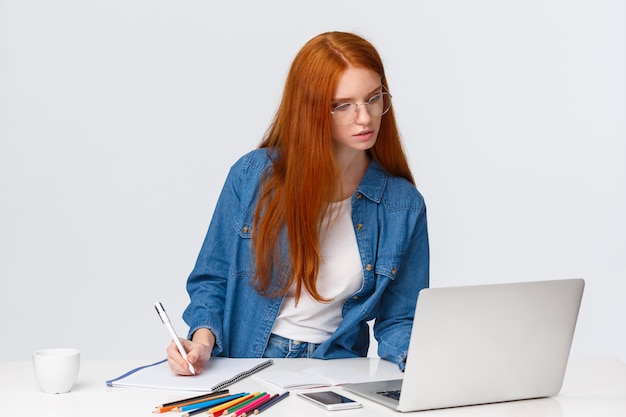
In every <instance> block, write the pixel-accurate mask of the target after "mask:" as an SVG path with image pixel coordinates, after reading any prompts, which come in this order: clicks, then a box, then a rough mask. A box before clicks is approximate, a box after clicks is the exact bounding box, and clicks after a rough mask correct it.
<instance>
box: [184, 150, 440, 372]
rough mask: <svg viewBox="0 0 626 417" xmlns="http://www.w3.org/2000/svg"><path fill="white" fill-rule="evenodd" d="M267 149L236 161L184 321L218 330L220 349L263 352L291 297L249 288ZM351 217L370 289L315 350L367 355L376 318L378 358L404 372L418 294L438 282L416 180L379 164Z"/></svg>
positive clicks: (323, 355) (351, 302)
mask: <svg viewBox="0 0 626 417" xmlns="http://www.w3.org/2000/svg"><path fill="white" fill-rule="evenodd" d="M267 152H268V151H267V149H257V150H254V151H252V152H250V153H248V154H246V155H244V156H243V157H242V158H241V159H239V161H237V162H236V163H235V164H234V165H233V166H232V168H231V170H230V172H229V174H228V177H227V179H226V182H225V184H224V188H223V189H222V192H221V194H220V197H219V200H218V202H217V205H216V207H215V212H214V214H213V218H212V220H211V224H210V226H209V230H208V232H207V235H206V238H205V240H204V243H203V245H202V248H201V250H200V254H199V256H198V259H197V262H196V265H195V267H194V269H193V271H192V272H191V274H190V276H189V279H188V281H187V291H188V293H189V296H190V299H191V302H190V304H189V306H188V307H187V308H186V309H185V312H184V313H183V318H184V320H185V322H186V323H187V324H188V325H189V337H191V335H193V333H194V332H195V331H196V330H198V329H199V328H209V329H211V331H212V332H213V334H214V335H215V339H216V343H215V346H214V349H213V352H212V355H213V356H226V357H261V356H262V355H263V352H264V350H265V346H266V344H267V341H268V339H269V336H270V333H271V330H272V326H273V324H274V320H275V319H276V316H277V315H278V311H279V309H280V306H281V303H282V300H283V299H282V298H280V297H269V296H263V295H260V294H258V293H257V291H256V290H255V289H254V288H253V287H252V286H251V285H250V281H251V280H252V278H253V277H254V267H253V260H252V251H251V234H252V232H253V231H252V227H253V226H252V220H253V216H254V212H255V207H256V204H257V199H258V191H259V185H260V182H261V180H262V178H263V174H264V172H265V170H266V169H267V168H268V167H271V160H270V158H269V157H268V156H267ZM352 221H353V224H354V231H355V234H356V240H357V245H358V248H359V253H360V257H361V261H362V265H363V286H362V287H361V289H359V290H358V291H357V292H356V293H354V294H352V296H351V297H349V298H348V300H347V301H346V302H345V304H344V306H343V309H342V314H343V320H342V322H341V323H340V325H339V327H338V328H337V330H336V331H335V333H334V334H333V335H332V336H330V337H329V338H328V340H326V341H325V342H323V343H322V344H320V346H319V347H318V348H317V349H316V351H315V352H314V354H313V357H314V358H319V359H333V358H348V357H356V356H366V355H367V351H368V348H369V328H368V325H367V323H366V322H367V321H369V320H371V319H375V322H374V337H375V338H376V340H377V342H378V355H379V356H380V357H381V358H384V359H387V360H390V361H392V362H395V363H397V364H398V365H399V366H400V368H401V369H404V362H405V360H406V352H407V350H408V345H409V338H410V334H411V326H412V323H413V316H414V313H415V304H416V301H417V297H418V294H419V291H420V290H421V289H422V288H425V287H427V286H428V284H429V246H428V232H427V225H426V207H425V205H424V199H423V198H422V196H421V194H420V193H419V192H418V190H417V189H416V188H415V187H414V186H413V185H412V184H411V183H410V182H408V181H407V180H405V179H403V178H398V177H391V176H389V175H387V174H386V173H385V172H384V171H383V170H382V169H381V167H380V166H379V165H378V164H377V163H376V162H374V161H372V162H370V165H369V167H368V170H367V172H366V173H365V175H364V177H363V179H362V180H361V183H360V184H359V186H358V188H357V190H356V192H355V193H354V195H353V196H352Z"/></svg>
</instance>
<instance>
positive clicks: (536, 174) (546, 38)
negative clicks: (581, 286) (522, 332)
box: [0, 0, 626, 361]
mask: <svg viewBox="0 0 626 417" xmlns="http://www.w3.org/2000/svg"><path fill="white" fill-rule="evenodd" d="M328 30H344V31H356V32H358V33H360V34H362V35H364V36H365V37H367V38H368V39H370V40H371V41H372V42H373V43H374V44H375V45H376V46H377V47H378V49H379V51H380V53H381V55H382V57H383V59H384V61H385V64H386V68H387V72H388V79H389V83H390V89H391V92H392V94H393V96H394V106H395V108H396V112H397V116H398V121H399V124H400V128H401V131H402V134H403V138H404V141H405V145H406V149H407V152H408V154H409V157H410V163H411V166H412V168H413V170H414V174H415V177H416V179H417V182H418V188H419V189H420V190H421V191H422V193H423V194H424V196H425V198H426V201H427V205H428V214H429V229H430V238H431V251H432V271H431V272H432V273H431V284H432V286H435V287H438V286H449V285H460V284H479V283H492V282H510V281H528V280H539V279H560V278H571V277H583V278H585V279H586V281H587V288H586V292H585V296H584V299H583V306H582V309H581V313H580V318H579V323H578V328H577V333H576V336H575V339H574V346H573V354H576V355H612V356H618V357H620V358H621V359H622V360H626V353H625V352H626V335H625V332H624V318H625V317H626V303H625V302H624V300H625V295H626V5H625V2H624V1H617V0H614V1H611V0H571V1H569V0H526V1H499V0H492V1H489V0H477V1H467V0H443V1H442V0H429V1H397V2H381V1H380V0H377V1H356V0H350V1H344V0H341V1H340V0H334V1H326V0H315V1H304V0H302V1H288V0H283V1H276V0H275V1H267V0H266V1H256V0H247V1H228V2H219V3H218V2H213V1H163V0H90V1H83V0H66V1H60V0H59V1H52V0H50V1H44V0H0V279H1V288H0V326H1V334H2V339H1V340H2V343H0V359H2V360H6V359H28V358H30V355H31V352H32V351H34V350H36V349H39V348H46V347H54V346H74V347H78V348H80V349H81V350H82V352H83V357H84V358H88V359H116V358H124V359H141V360H146V361H151V360H153V359H155V360H156V359H160V358H161V357H162V356H164V349H165V347H166V345H167V344H168V343H169V336H168V334H167V332H166V330H165V328H164V327H163V325H162V324H161V322H160V321H159V319H158V318H157V316H156V313H155V311H154V309H153V303H154V302H155V301H156V300H161V301H162V302H163V303H164V305H165V306H166V308H167V310H168V312H169V313H170V316H172V318H173V321H174V323H175V326H176V327H177V328H178V331H179V333H180V334H181V335H185V334H186V331H187V328H186V326H185V324H184V323H183V322H182V320H181V318H180V316H181V314H182V311H183V309H184V307H185V306H186V304H187V302H188V298H187V294H186V291H185V282H186V278H187V275H188V274H189V272H190V271H191V269H192V267H193V264H194V262H195V258H196V255H197V253H198V250H199V248H200V245H201V242H202V239H203V237H204V233H205V231H206V228H207V227H208V223H209V220H210V217H211V214H212V211H213V207H214V204H215V201H216V198H217V196H218V193H219V191H220V189H221V186H222V182H223V180H224V178H225V176H226V174H227V170H228V168H229V167H230V165H231V164H232V163H233V162H234V161H235V160H236V159H237V158H238V157H239V156H241V155H242V154H243V153H244V152H247V151H249V150H251V149H252V148H254V147H256V146H257V144H258V143H259V141H260V139H261V138H262V136H263V133H264V132H265V130H266V128H267V127H268V124H269V122H270V120H271V118H272V115H273V113H274V111H275V109H276V106H277V103H278V100H279V97H280V94H281V92H282V86H283V82H284V79H285V75H286V73H287V70H288V67H289V64H290V62H291V60H292V59H293V57H294V55H295V54H296V53H297V51H298V50H299V49H300V47H301V46H302V45H303V44H304V43H305V42H306V41H307V40H308V39H310V38H311V37H313V36H314V35H317V34H318V33H321V32H324V31H328ZM294 111H296V109H294Z"/></svg>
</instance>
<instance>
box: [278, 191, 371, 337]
mask: <svg viewBox="0 0 626 417" xmlns="http://www.w3.org/2000/svg"><path fill="white" fill-rule="evenodd" d="M329 222H332V223H330V227H327V226H328V225H329ZM320 249H321V253H322V259H321V263H320V267H319V273H318V276H317V291H318V292H319V293H320V295H321V296H322V297H324V298H326V299H331V301H330V302H329V303H320V302H317V301H315V300H314V299H313V298H312V297H311V296H310V294H309V293H308V292H307V291H302V293H301V294H300V300H299V301H298V305H297V306H296V304H295V288H294V286H292V287H291V288H290V289H289V291H288V292H287V294H286V296H285V299H284V301H283V304H282V306H281V309H280V311H279V313H278V317H277V318H276V322H275V323H274V328H273V330H272V333H274V334H277V335H279V336H282V337H285V338H288V339H293V340H299V341H303V342H310V343H322V342H324V341H325V340H326V339H327V338H328V337H329V336H330V335H331V334H332V333H334V332H335V330H336V329H337V327H338V326H339V323H341V320H342V312H341V310H342V307H343V304H344V302H345V301H346V299H347V298H348V297H349V296H350V295H352V294H354V293H355V292H356V291H358V290H359V289H361V287H362V286H363V265H362V263H361V257H360V255H359V248H358V246H357V243H356V235H355V233H354V226H353V224H352V199H351V198H348V199H346V200H343V201H339V202H337V203H333V204H332V206H331V209H330V210H329V213H328V214H327V216H326V217H325V218H324V221H323V222H322V229H321V231H320Z"/></svg>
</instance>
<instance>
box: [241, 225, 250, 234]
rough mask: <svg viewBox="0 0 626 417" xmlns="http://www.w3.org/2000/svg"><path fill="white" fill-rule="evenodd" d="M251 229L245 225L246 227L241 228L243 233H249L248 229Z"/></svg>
mask: <svg viewBox="0 0 626 417" xmlns="http://www.w3.org/2000/svg"><path fill="white" fill-rule="evenodd" d="M249 230H250V229H249V228H248V226H244V227H242V228H241V231H242V232H243V233H248V231H249Z"/></svg>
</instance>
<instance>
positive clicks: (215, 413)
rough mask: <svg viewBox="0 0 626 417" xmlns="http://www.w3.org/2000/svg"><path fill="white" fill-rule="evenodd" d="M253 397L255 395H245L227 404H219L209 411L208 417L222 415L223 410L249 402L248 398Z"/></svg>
mask: <svg viewBox="0 0 626 417" xmlns="http://www.w3.org/2000/svg"><path fill="white" fill-rule="evenodd" d="M254 395H255V394H248V395H245V396H243V397H240V398H237V399H234V400H232V401H229V402H227V403H224V404H220V405H217V406H215V407H212V408H210V409H209V415H210V416H218V415H220V414H222V412H223V411H224V410H226V409H228V408H229V407H232V406H234V405H237V404H239V403H240V402H243V401H246V400H249V399H250V398H252V397H254Z"/></svg>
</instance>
